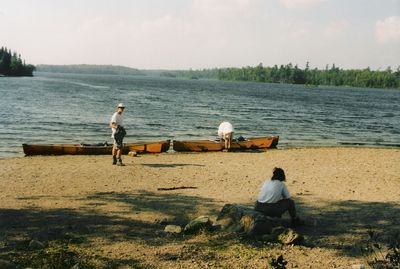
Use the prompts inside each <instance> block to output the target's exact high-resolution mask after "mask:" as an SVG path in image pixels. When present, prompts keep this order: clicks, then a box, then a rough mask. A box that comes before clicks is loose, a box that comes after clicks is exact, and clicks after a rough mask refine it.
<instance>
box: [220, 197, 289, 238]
mask: <svg viewBox="0 0 400 269" xmlns="http://www.w3.org/2000/svg"><path fill="white" fill-rule="evenodd" d="M217 223H218V224H219V225H221V229H222V230H225V231H228V232H241V233H245V234H247V235H251V236H257V235H263V234H271V232H272V229H273V228H274V227H278V226H282V225H283V221H282V220H281V219H279V218H270V217H267V216H265V215H264V214H262V213H260V212H258V211H255V210H254V209H253V208H250V207H247V206H243V205H238V204H226V205H224V207H223V208H222V210H221V212H220V213H219V215H218V218H217Z"/></svg>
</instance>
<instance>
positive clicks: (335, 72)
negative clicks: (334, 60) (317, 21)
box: [218, 63, 400, 88]
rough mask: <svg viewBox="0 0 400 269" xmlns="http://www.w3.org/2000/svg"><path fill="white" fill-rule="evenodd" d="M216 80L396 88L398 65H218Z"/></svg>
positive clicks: (398, 74)
mask: <svg viewBox="0 0 400 269" xmlns="http://www.w3.org/2000/svg"><path fill="white" fill-rule="evenodd" d="M218 79H220V80H233V81H255V82H269V83H288V84H305V85H327V86H329V85H332V86H351V87H367V88H400V67H398V68H397V70H396V71H394V72H393V71H392V70H391V69H390V68H389V67H388V68H387V69H386V70H383V71H381V70H377V71H373V70H371V69H370V68H365V69H350V70H344V69H341V68H339V67H336V66H335V65H334V64H333V65H332V66H331V67H329V66H328V65H327V66H326V68H325V69H324V70H320V69H317V68H314V69H311V68H310V67H309V64H308V63H307V64H306V68H304V69H301V68H299V67H298V66H297V65H295V66H293V65H292V64H290V63H289V64H287V65H281V66H280V67H278V66H277V65H275V66H273V67H263V65H262V64H259V65H257V66H255V67H250V66H248V67H242V68H220V69H218Z"/></svg>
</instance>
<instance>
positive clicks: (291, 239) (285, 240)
mask: <svg viewBox="0 0 400 269" xmlns="http://www.w3.org/2000/svg"><path fill="white" fill-rule="evenodd" d="M278 240H279V242H281V243H282V244H284V245H299V244H301V243H303V241H304V238H303V236H301V235H299V234H298V233H296V232H295V231H294V230H293V229H291V228H286V229H285V230H284V231H282V232H281V233H280V234H279V235H278Z"/></svg>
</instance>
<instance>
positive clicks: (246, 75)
mask: <svg viewBox="0 0 400 269" xmlns="http://www.w3.org/2000/svg"><path fill="white" fill-rule="evenodd" d="M36 70H37V71H40V72H52V73H78V74H109V75H133V76H138V75H140V76H161V77H171V78H187V79H219V80H230V81H249V82H267V83H286V84H302V85H306V86H318V85H327V86H350V87H364V88H400V67H398V68H397V70H396V71H392V70H391V68H389V67H388V68H387V69H385V70H376V71H374V70H371V69H370V68H365V69H349V70H345V69H341V68H339V67H337V66H335V64H332V66H328V65H327V66H326V68H325V69H322V70H321V69H317V68H310V66H309V63H306V67H305V68H304V69H301V68H299V67H298V66H297V65H292V64H291V63H289V64H286V65H280V66H279V67H278V66H277V65H275V66H273V67H264V66H263V65H262V64H261V63H260V64H259V65H257V66H254V67H251V66H247V67H242V68H237V67H233V68H212V69H200V70H192V69H190V70H141V69H136V68H130V67H125V66H115V65H87V64H80V65H38V66H37V67H36Z"/></svg>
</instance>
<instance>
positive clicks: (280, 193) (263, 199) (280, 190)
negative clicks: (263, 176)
mask: <svg viewBox="0 0 400 269" xmlns="http://www.w3.org/2000/svg"><path fill="white" fill-rule="evenodd" d="M288 198H290V193H289V191H288V189H287V187H286V185H285V183H283V182H282V181H279V180H267V181H265V182H264V184H263V185H262V187H261V190H260V194H259V195H258V199H257V201H259V202H260V203H276V202H278V201H279V200H282V199H288Z"/></svg>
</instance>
